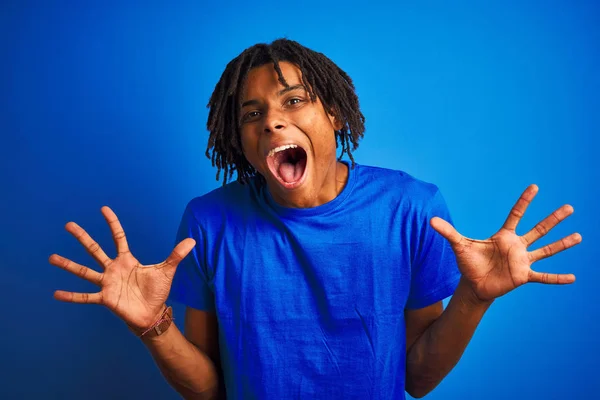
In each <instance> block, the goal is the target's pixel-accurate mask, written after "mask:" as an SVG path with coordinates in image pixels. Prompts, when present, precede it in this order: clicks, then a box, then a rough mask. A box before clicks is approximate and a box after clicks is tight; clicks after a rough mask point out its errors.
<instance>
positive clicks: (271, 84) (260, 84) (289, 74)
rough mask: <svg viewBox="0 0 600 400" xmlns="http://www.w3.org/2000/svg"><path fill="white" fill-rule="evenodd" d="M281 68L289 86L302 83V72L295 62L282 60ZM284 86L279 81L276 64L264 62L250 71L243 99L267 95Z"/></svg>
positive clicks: (243, 90)
mask: <svg viewBox="0 0 600 400" xmlns="http://www.w3.org/2000/svg"><path fill="white" fill-rule="evenodd" d="M279 68H280V69H281V73H282V75H283V77H284V78H285V81H286V82H287V83H288V85H289V86H294V85H296V84H299V83H302V72H301V71H300V69H299V68H298V67H297V66H295V65H294V64H292V63H289V62H287V61H281V62H279ZM284 87H285V86H283V85H282V84H281V82H279V77H278V76H277V71H275V65H274V64H273V63H269V64H264V65H261V66H260V67H255V68H252V69H251V70H250V71H249V72H248V76H247V78H246V82H245V84H244V87H243V88H242V99H243V100H247V99H251V98H253V97H260V96H265V95H268V94H271V93H272V92H274V91H279V90H281V89H283V88H284Z"/></svg>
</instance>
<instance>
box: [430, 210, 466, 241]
mask: <svg viewBox="0 0 600 400" xmlns="http://www.w3.org/2000/svg"><path fill="white" fill-rule="evenodd" d="M429 223H430V224H431V227H432V228H433V229H435V230H436V231H437V232H438V233H439V234H440V235H442V236H443V237H444V238H446V240H448V241H449V242H450V244H451V245H453V246H456V245H458V244H459V243H460V241H461V240H462V238H463V236H462V235H461V234H460V233H458V232H457V230H456V229H454V227H453V226H452V225H450V223H449V222H448V221H445V220H443V219H441V218H440V217H433V218H431V221H429Z"/></svg>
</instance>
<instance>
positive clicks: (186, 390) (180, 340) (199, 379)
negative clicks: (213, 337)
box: [142, 324, 219, 399]
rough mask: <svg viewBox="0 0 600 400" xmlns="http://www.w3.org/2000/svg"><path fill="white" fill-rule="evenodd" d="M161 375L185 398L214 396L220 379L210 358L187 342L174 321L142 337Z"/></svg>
mask: <svg viewBox="0 0 600 400" xmlns="http://www.w3.org/2000/svg"><path fill="white" fill-rule="evenodd" d="M142 341H143V343H144V344H145V345H146V347H147V348H148V350H149V351H150V353H151V354H152V357H153V358H154V360H155V362H156V364H157V365H158V367H159V369H160V371H161V372H162V374H163V376H164V377H165V378H166V380H167V382H169V384H170V385H171V386H173V388H174V389H175V390H176V391H177V392H178V393H179V394H181V395H182V396H183V397H184V398H185V399H216V398H217V395H218V383H219V378H218V374H217V371H216V368H215V365H214V364H213V362H212V361H211V360H210V358H209V357H208V356H207V355H206V354H204V353H203V352H201V351H200V350H199V349H198V348H197V347H196V346H194V345H193V344H192V343H190V342H189V341H188V340H187V339H186V338H185V336H184V335H183V334H182V333H181V331H180V330H179V329H178V328H177V326H176V325H175V324H172V325H171V326H170V327H169V329H167V331H166V332H165V333H164V334H162V335H160V336H155V337H153V338H150V339H142Z"/></svg>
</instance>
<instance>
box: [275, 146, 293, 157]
mask: <svg viewBox="0 0 600 400" xmlns="http://www.w3.org/2000/svg"><path fill="white" fill-rule="evenodd" d="M296 147H298V146H297V145H295V144H286V145H283V146H279V147H275V148H274V149H273V150H271V151H270V152H269V154H268V157H273V155H274V154H275V153H279V152H280V151H283V150H287V149H295V148H296Z"/></svg>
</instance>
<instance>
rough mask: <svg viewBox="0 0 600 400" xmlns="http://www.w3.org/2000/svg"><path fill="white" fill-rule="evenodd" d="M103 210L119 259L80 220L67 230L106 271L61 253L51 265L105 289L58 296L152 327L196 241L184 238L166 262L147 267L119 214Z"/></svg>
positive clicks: (57, 294)
mask: <svg viewBox="0 0 600 400" xmlns="http://www.w3.org/2000/svg"><path fill="white" fill-rule="evenodd" d="M101 211H102V215H104V218H105V219H106V222H108V225H109V226H110V230H111V232H112V235H113V238H114V241H115V245H116V246H117V257H116V258H115V259H111V258H109V257H108V256H107V255H106V254H105V253H104V251H103V250H102V248H101V247H100V245H99V244H98V243H96V242H95V241H94V240H93V239H92V238H91V237H90V235H88V233H87V232H86V231H85V230H83V229H82V228H81V227H80V226H79V225H77V224H76V223H74V222H69V223H67V225H66V226H65V229H66V230H67V231H68V232H69V233H71V234H72V235H73V236H75V238H77V240H78V241H79V242H80V243H81V244H82V245H83V246H84V247H85V248H86V250H87V251H88V253H90V255H91V256H92V257H93V258H94V259H95V260H96V261H97V262H98V263H99V264H100V265H101V266H102V268H103V269H104V272H103V273H99V272H97V271H94V270H93V269H90V268H88V267H86V266H83V265H80V264H77V263H75V262H73V261H71V260H69V259H66V258H64V257H61V256H59V255H57V254H53V255H51V256H50V259H49V262H50V264H52V265H55V266H57V267H60V268H62V269H64V270H66V271H69V272H71V273H73V274H75V275H77V276H79V277H81V278H83V279H85V280H87V281H89V282H92V283H94V284H96V285H98V286H100V288H101V290H100V291H99V292H97V293H73V292H65V291H62V290H57V291H56V292H55V293H54V298H55V299H57V300H61V301H66V302H71V303H92V304H103V305H105V306H106V307H108V308H109V309H110V310H111V311H112V312H114V313H115V314H116V315H117V316H118V317H120V318H121V319H123V320H124V321H125V322H126V323H127V324H128V325H129V326H130V327H132V328H135V329H145V328H148V327H150V326H151V325H152V324H153V323H154V322H156V321H157V320H158V318H159V316H160V314H161V312H162V311H163V309H164V303H165V301H166V300H167V297H168V295H169V292H170V290H171V284H172V282H173V275H175V270H176V268H177V265H178V264H179V263H180V262H181V260H182V259H183V258H184V257H185V256H187V254H188V253H189V252H190V251H191V250H192V248H193V247H194V245H195V244H196V242H195V241H194V239H190V238H188V239H184V240H183V241H181V242H180V243H179V244H178V245H177V246H176V247H175V249H174V250H173V252H172V253H171V255H170V256H169V257H168V258H167V259H166V260H165V261H163V262H161V263H159V264H154V265H147V266H144V265H141V264H140V262H139V261H138V260H137V259H136V258H135V257H134V256H133V254H131V252H130V251H129V245H128V244H127V239H126V238H125V232H124V231H123V228H122V227H121V223H120V222H119V219H118V218H117V216H116V215H115V213H114V212H113V211H112V210H111V209H110V208H108V207H102V209H101Z"/></svg>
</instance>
